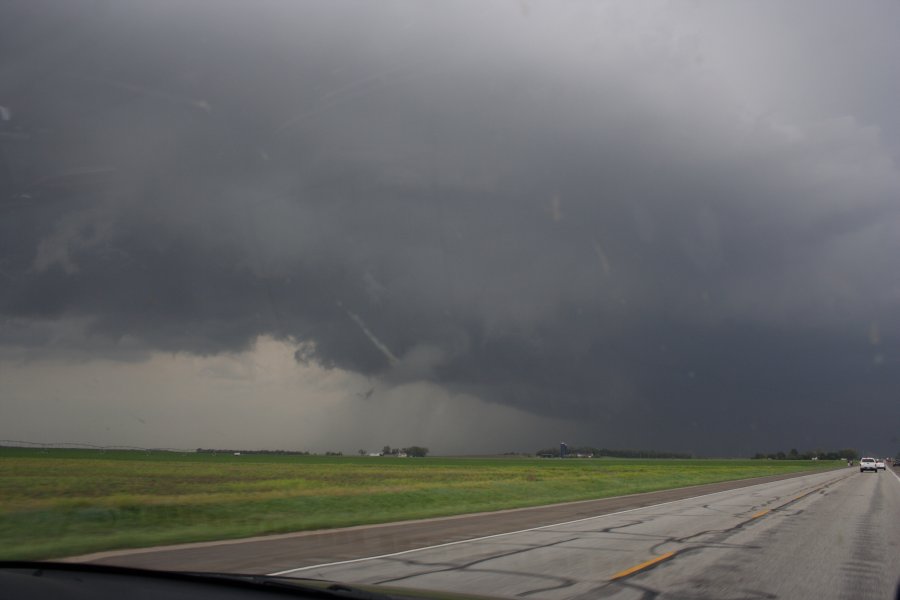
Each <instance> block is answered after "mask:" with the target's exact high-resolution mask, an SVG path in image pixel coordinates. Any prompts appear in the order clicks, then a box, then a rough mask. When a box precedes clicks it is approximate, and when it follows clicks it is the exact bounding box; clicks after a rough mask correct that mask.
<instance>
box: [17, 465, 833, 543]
mask: <svg viewBox="0 0 900 600" xmlns="http://www.w3.org/2000/svg"><path fill="white" fill-rule="evenodd" d="M836 466H838V465H837V463H826V462H811V461H752V460H635V459H583V460H558V459H557V460H553V459H524V458H508V459H507V458H502V459H486V458H426V459H398V458H369V457H363V458H356V457H317V456H266V455H243V456H232V455H227V454H220V455H211V454H177V453H166V452H154V453H149V454H148V453H144V452H126V451H120V452H119V451H117V452H100V451H89V450H46V451H44V450H35V449H18V448H0V559H39V558H54V557H62V556H66V555H73V554H80V553H86V552H93V551H99V550H110V549H117V548H133V547H143V546H152V545H158V544H173V543H180V542H191V541H203V540H213V539H226V538H238V537H245V536H251V535H260V534H268V533H283V532H289V531H299V530H309V529H320V528H329V527H344V526H349V525H360V524H365V523H381V522H388V521H399V520H405V519H417V518H423V517H435V516H443V515H452V514H460V513H467V512H477V511H489V510H498V509H502V508H515V507H523V506H536V505H540V504H549V503H553V502H563V501H570V500H584V499H589V498H604V497H609V496H618V495H622V494H633V493H637V492H646V491H652V490H659V489H665V488H673V487H682V486H688V485H696V484H701V483H710V482H715V481H724V480H729V479H742V478H746V477H758V476H762V475H773V474H779V473H787V472H791V471H799V470H809V469H817V470H818V469H827V468H832V467H836Z"/></svg>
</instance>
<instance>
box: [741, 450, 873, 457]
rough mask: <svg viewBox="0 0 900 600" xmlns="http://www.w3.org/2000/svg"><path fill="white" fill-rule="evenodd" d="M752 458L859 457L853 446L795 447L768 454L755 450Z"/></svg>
mask: <svg viewBox="0 0 900 600" xmlns="http://www.w3.org/2000/svg"><path fill="white" fill-rule="evenodd" d="M753 458H756V459H760V458H765V459H769V460H812V459H813V458H816V459H818V460H841V459H844V460H857V459H859V452H857V451H856V450H854V449H853V448H842V449H841V450H827V451H826V450H820V449H817V450H807V451H806V452H797V449H796V448H791V449H790V450H789V451H788V452H787V453H784V452H770V453H768V454H764V453H762V452H757V453H756V454H754V455H753Z"/></svg>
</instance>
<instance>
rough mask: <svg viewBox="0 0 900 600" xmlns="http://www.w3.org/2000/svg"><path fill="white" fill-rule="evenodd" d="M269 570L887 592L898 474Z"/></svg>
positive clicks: (788, 593) (543, 583)
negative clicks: (314, 564)
mask: <svg viewBox="0 0 900 600" xmlns="http://www.w3.org/2000/svg"><path fill="white" fill-rule="evenodd" d="M279 573H280V574H285V575H289V576H296V577H314V578H323V579H334V580H338V581H348V582H357V583H378V584H386V585H392V586H402V587H415V588H429V589H438V590H449V591H455V592H468V593H477V594H488V595H496V596H506V597H514V598H528V599H548V600H553V599H563V598H565V599H570V600H571V599H578V600H581V599H588V598H590V599H594V598H617V599H619V598H621V599H628V598H642V599H650V598H659V599H663V598H691V599H700V598H716V599H739V598H740V599H746V598H815V599H828V598H839V599H844V598H854V599H855V598H884V599H891V600H893V598H894V594H895V593H896V589H897V585H898V580H900V477H898V475H897V474H896V473H895V472H894V471H892V470H890V469H889V470H888V471H882V472H879V473H877V474H876V473H859V471H858V470H857V469H851V468H848V469H845V470H838V471H829V472H826V473H816V474H811V475H805V476H802V477H798V478H793V479H787V480H782V481H777V482H770V483H764V484H759V485H755V486H752V487H745V488H742V489H736V490H728V491H722V492H717V493H712V494H707V495H703V496H698V497H695V498H689V499H683V500H676V501H672V502H667V503H664V504H658V505H655V506H647V507H644V508H637V509H633V510H623V511H620V512H617V513H614V514H607V515H602V516H597V517H588V518H582V519H578V520H575V521H571V522H568V523H562V524H558V525H550V526H543V527H538V528H533V529H530V530H527V531H521V532H515V533H507V534H500V535H492V536H487V537H483V538H480V539H474V540H470V541H463V542H453V543H450V544H444V545H441V546H437V547H432V548H424V549H419V550H413V551H404V552H399V553H393V554H389V555H385V556H381V557H373V558H367V559H362V560H353V561H345V562H342V563H336V564H331V565H325V566H312V567H309V566H307V567H303V568H299V569H288V570H282V571H279Z"/></svg>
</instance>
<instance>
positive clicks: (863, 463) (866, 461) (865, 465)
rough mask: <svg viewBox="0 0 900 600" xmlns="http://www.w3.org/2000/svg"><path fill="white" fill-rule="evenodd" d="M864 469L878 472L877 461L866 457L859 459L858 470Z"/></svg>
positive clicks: (863, 470)
mask: <svg viewBox="0 0 900 600" xmlns="http://www.w3.org/2000/svg"><path fill="white" fill-rule="evenodd" d="M865 471H874V472H876V473H877V472H878V463H877V462H876V461H875V459H874V458H868V457H866V458H863V459H862V460H860V461H859V472H860V473H863V472H865Z"/></svg>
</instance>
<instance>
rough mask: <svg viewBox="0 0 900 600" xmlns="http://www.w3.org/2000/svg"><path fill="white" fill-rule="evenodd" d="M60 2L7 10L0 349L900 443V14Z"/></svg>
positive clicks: (664, 428)
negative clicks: (266, 351)
mask: <svg viewBox="0 0 900 600" xmlns="http://www.w3.org/2000/svg"><path fill="white" fill-rule="evenodd" d="M51 4H52V3H49V2H48V3H44V2H21V3H17V4H15V3H14V4H13V8H12V9H9V10H7V13H6V14H5V16H4V19H3V21H2V25H0V40H3V41H2V51H0V56H2V57H3V58H0V105H2V106H4V107H8V109H9V117H10V118H9V119H5V120H3V121H0V150H2V167H3V168H2V169H0V210H2V215H3V217H2V219H0V280H2V282H3V285H2V286H0V311H2V321H0V345H2V346H3V350H2V353H3V354H2V356H3V357H4V360H8V361H12V362H15V361H16V360H22V357H23V356H27V357H29V360H37V359H40V358H42V357H44V358H47V357H52V358H53V359H54V360H56V359H60V358H62V359H66V360H76V359H77V360H92V359H97V360H100V359H102V360H108V359H110V358H113V359H115V360H119V361H127V362H141V361H148V360H149V359H148V357H149V356H150V355H151V354H152V353H154V352H167V353H185V354H188V355H191V354H193V355H200V356H214V355H219V354H223V353H225V354H227V353H239V352H242V351H247V350H249V349H251V348H253V347H254V344H256V343H257V340H259V339H260V337H261V336H263V337H266V338H273V339H275V340H280V341H281V342H284V343H285V344H286V345H285V347H286V348H287V347H293V348H294V349H295V352H296V354H295V357H294V358H295V361H296V364H297V365H298V367H299V366H302V365H304V364H307V365H315V366H316V367H317V368H318V367H325V368H326V369H327V368H333V369H338V370H340V371H344V372H347V373H352V374H355V375H358V376H359V377H365V378H367V381H373V382H374V385H376V386H377V387H378V389H379V391H380V392H386V391H387V390H390V389H393V388H397V387H402V386H409V385H425V384H427V385H428V386H432V387H430V388H428V389H432V390H442V391H441V393H445V394H448V398H452V397H453V395H454V394H455V395H458V397H466V398H479V399H481V401H486V402H489V403H495V404H499V405H503V406H507V407H510V408H512V409H515V410H516V411H521V412H522V413H523V414H524V413H529V414H531V415H533V416H535V417H536V418H547V419H548V422H549V419H553V418H556V419H570V420H572V421H573V422H580V423H583V424H585V423H586V424H590V423H596V424H598V427H600V425H601V424H602V426H603V430H604V431H607V432H608V431H610V429H612V430H614V431H615V434H614V435H615V436H617V437H616V438H615V439H613V440H612V442H613V444H606V443H604V442H605V440H592V439H584V440H582V442H583V443H585V444H593V443H596V444H598V445H614V444H615V445H619V446H629V445H632V443H631V442H635V443H640V444H644V445H653V446H655V447H658V448H667V449H673V450H680V449H690V450H692V451H697V452H701V453H702V452H719V453H728V452H736V451H738V450H741V451H743V450H746V449H752V450H757V449H767V448H771V447H773V446H776V445H778V444H787V445H791V444H793V445H797V444H801V445H802V444H808V445H809V447H813V446H815V445H818V446H828V445H835V446H837V445H840V446H851V445H857V446H860V447H861V448H865V447H867V446H866V444H870V445H871V447H872V450H873V451H875V450H876V448H877V449H878V450H880V451H881V452H882V453H887V452H894V451H895V450H896V449H895V448H894V446H896V444H897V442H898V440H897V434H898V432H897V431H896V426H895V425H892V424H891V423H893V424H896V423H897V422H898V417H900V403H898V402H897V401H896V398H895V397H894V394H895V390H897V389H898V385H900V368H898V367H900V364H898V361H900V344H898V341H897V335H896V332H898V331H900V329H898V326H900V310H898V309H900V261H898V260H897V257H898V256H900V197H898V192H900V172H898V169H897V166H896V164H897V163H896V161H897V158H898V148H900V126H898V121H897V117H896V115H894V114H893V112H894V111H893V107H895V106H896V104H895V103H888V102H885V100H884V99H885V97H886V96H891V95H892V94H893V98H894V99H896V98H897V97H900V96H898V95H897V92H900V89H898V86H900V84H898V83H897V82H900V73H898V72H897V71H898V70H900V68H898V66H897V64H896V61H894V60H892V59H891V57H894V56H897V55H900V43H898V41H897V39H895V38H896V36H893V35H891V31H896V25H897V24H898V14H900V13H898V10H897V8H896V7H895V6H891V5H888V4H886V3H885V4H877V3H876V6H877V7H878V9H879V10H878V11H874V10H873V9H871V8H869V9H866V10H865V11H863V10H862V9H860V11H857V8H856V7H853V8H849V7H846V6H844V5H841V4H838V3H833V4H825V3H816V10H815V14H812V3H805V4H804V3H799V4H798V5H793V6H792V7H779V6H778V5H777V4H771V5H767V4H765V3H754V5H753V7H751V6H750V5H749V4H748V5H739V4H733V5H729V6H730V7H731V8H727V9H726V8H722V7H718V8H713V7H710V8H706V9H701V8H699V7H697V6H696V5H693V4H690V3H659V4H642V5H641V6H640V8H636V7H634V6H633V5H632V4H631V3H584V4H581V3H572V4H565V5H559V6H557V5H550V4H540V3H537V4H531V3H527V2H523V3H483V2H471V3H440V4H439V5H428V6H426V5H425V4H417V3H403V2H400V3H371V4H367V3H361V4H351V3H334V2H320V3H315V2H311V3H290V2H283V3H282V2H270V3H263V7H264V8H259V7H258V6H257V3H246V2H245V3H238V2H233V3H221V2H216V3H212V2H193V3H149V2H143V3H139V2H111V3H102V2H99V3H94V2H71V3H67V4H66V5H64V6H63V7H59V6H57V7H55V8H54V9H52V10H51V9H50V8H49V7H50V5H51ZM213 4H215V6H216V8H215V11H214V12H215V16H214V17H212V16H211V14H210V11H211V10H212V9H211V7H212V6H213ZM797 6H800V7H803V6H805V7H806V9H807V10H806V11H803V10H801V9H800V8H797ZM754 7H755V8H754ZM876 19H877V20H878V21H879V22H880V23H881V24H880V25H879V26H873V28H872V29H871V31H869V30H867V29H865V28H864V27H863V25H864V24H866V23H869V22H871V21H872V20H876ZM891 23H893V25H894V27H893V28H892V27H891V26H890V24H891ZM748 27H749V28H751V30H753V28H756V29H755V31H756V32H757V33H758V34H759V38H757V39H748V38H749V34H747V33H741V34H738V33H737V32H738V31H745V30H746V28H748ZM729 31H733V32H735V35H734V36H733V37H732V36H729V35H727V32H729ZM865 31H869V33H868V34H865V35H863V32H865ZM764 34H765V35H769V36H771V37H770V41H769V42H768V44H766V45H767V48H769V47H771V48H776V49H777V50H778V52H779V53H778V54H775V51H774V50H771V49H767V50H766V51H764V52H762V53H761V55H762V56H761V58H760V57H759V56H754V54H755V53H754V50H755V49H756V44H762V42H760V41H759V40H760V39H762V38H763V37H764ZM863 38H865V39H863ZM838 58H839V60H837V59H838ZM766 60H771V61H772V62H771V63H766V62H765V61H766ZM754 61H763V62H762V63H760V62H754ZM824 65H830V66H829V67H826V66H824ZM842 81H843V82H844V84H843V85H841V82H842ZM891 82H893V83H891ZM363 391H365V390H363ZM250 395H251V396H252V394H250ZM380 395H382V394H375V395H374V396H373V397H372V398H371V402H376V403H377V402H378V398H379V396H380ZM249 401H252V398H250V399H249ZM863 408H865V409H866V410H871V411H875V412H876V413H878V414H882V415H883V416H884V419H879V422H878V423H872V422H870V421H864V420H863V418H862V416H861V413H862V409H863ZM611 423H613V424H615V426H614V427H612V428H611V426H610V424H611ZM498 425H500V423H498ZM410 426H411V427H414V425H410ZM504 426H505V427H513V428H514V427H515V425H514V424H508V423H506V424H504ZM554 431H555V430H554ZM585 431H586V430H582V431H580V432H579V435H582V436H585V437H587V436H589V433H586V432H585ZM528 435H529V436H533V435H534V433H533V431H530V432H529V434H528ZM459 436H460V437H461V438H465V437H466V433H465V432H460V433H459ZM515 439H516V438H515V436H514V435H510V434H508V432H507V433H506V434H505V435H504V438H503V443H504V444H514V442H513V440H515ZM556 441H558V440H556V439H552V440H548V442H549V443H548V444H545V445H550V444H552V443H555V442H556ZM186 443H187V444H190V442H189V441H188V442H186ZM521 443H522V444H523V445H525V446H526V449H531V448H530V446H529V444H533V443H538V440H534V441H533V437H528V438H527V439H522V441H521ZM503 449H505V448H496V450H503Z"/></svg>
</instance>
